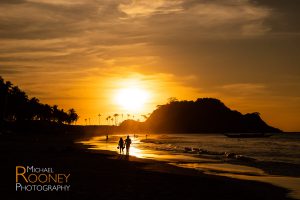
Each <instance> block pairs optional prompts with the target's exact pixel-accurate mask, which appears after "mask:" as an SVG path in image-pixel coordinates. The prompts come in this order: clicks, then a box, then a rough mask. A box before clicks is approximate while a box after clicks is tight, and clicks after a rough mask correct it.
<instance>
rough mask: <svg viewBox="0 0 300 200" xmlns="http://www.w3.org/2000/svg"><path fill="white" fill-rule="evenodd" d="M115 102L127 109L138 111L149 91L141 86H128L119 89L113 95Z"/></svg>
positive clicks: (141, 107) (147, 98) (143, 104)
mask: <svg viewBox="0 0 300 200" xmlns="http://www.w3.org/2000/svg"><path fill="white" fill-rule="evenodd" d="M115 100H116V103H117V104H118V105H119V106H120V107H122V108H123V109H124V110H127V111H132V112H136V111H140V110H142V109H143V108H144V106H145V104H146V103H147V101H148V100H149V93H148V92H147V91H146V90H144V89H141V88H136V87H129V88H122V89H119V90H118V91H117V93H116V96H115Z"/></svg>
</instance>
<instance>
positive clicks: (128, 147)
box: [125, 135, 131, 155]
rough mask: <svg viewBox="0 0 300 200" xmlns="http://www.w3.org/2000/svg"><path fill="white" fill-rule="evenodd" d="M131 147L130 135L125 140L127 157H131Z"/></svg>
mask: <svg viewBox="0 0 300 200" xmlns="http://www.w3.org/2000/svg"><path fill="white" fill-rule="evenodd" d="M130 145H131V139H130V138H129V135H128V136H127V138H126V140H125V146H126V155H129V149H130Z"/></svg>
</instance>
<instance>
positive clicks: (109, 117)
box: [107, 116, 111, 125]
mask: <svg viewBox="0 0 300 200" xmlns="http://www.w3.org/2000/svg"><path fill="white" fill-rule="evenodd" d="M110 119H111V116H108V117H107V120H110ZM108 125H110V121H109V122H108Z"/></svg>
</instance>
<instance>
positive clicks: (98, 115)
mask: <svg viewBox="0 0 300 200" xmlns="http://www.w3.org/2000/svg"><path fill="white" fill-rule="evenodd" d="M98 117H99V126H100V122H101V121H100V120H101V114H99V115H98Z"/></svg>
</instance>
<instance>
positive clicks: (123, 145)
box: [118, 135, 131, 155]
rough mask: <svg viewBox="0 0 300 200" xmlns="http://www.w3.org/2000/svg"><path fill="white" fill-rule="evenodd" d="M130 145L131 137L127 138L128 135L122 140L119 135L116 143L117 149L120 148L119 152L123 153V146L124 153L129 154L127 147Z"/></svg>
mask: <svg viewBox="0 0 300 200" xmlns="http://www.w3.org/2000/svg"><path fill="white" fill-rule="evenodd" d="M130 145H131V139H130V138H129V135H128V136H127V138H126V139H125V141H124V140H123V138H122V137H120V140H119V144H118V149H119V150H120V154H121V153H124V148H126V155H129V149H130Z"/></svg>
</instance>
